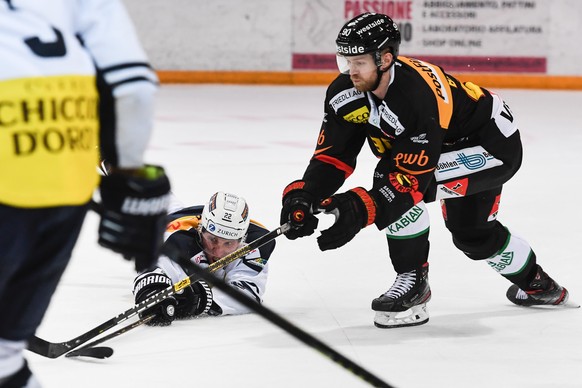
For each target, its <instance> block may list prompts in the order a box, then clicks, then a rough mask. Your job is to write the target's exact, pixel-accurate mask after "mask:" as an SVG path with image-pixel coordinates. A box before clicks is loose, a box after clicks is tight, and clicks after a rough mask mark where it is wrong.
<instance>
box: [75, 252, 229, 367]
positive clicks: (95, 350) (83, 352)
mask: <svg viewBox="0 0 582 388" xmlns="http://www.w3.org/2000/svg"><path fill="white" fill-rule="evenodd" d="M228 264H230V261H228V262H226V261H223V259H219V260H217V261H215V262H214V263H212V266H209V268H212V269H211V272H216V271H218V270H219V269H221V268H224V267H226V266H227V265H228ZM155 315H156V314H152V315H148V316H146V317H143V318H140V319H139V320H137V321H135V322H134V323H131V324H129V325H126V326H124V327H122V328H121V329H118V330H116V331H114V332H113V333H111V334H108V335H106V336H104V337H101V338H98V339H96V340H95V341H93V342H90V343H88V344H86V345H84V346H81V347H80V348H77V349H75V350H72V351H70V352H68V353H67V354H65V357H69V358H70V357H93V358H109V357H111V356H112V355H113V349H111V348H108V347H95V346H96V345H99V344H101V343H103V342H105V341H109V340H110V339H112V338H115V337H118V336H120V335H121V334H124V333H127V332H128V331H130V330H133V329H135V328H136V327H139V326H141V325H143V324H144V323H148V322H149V321H151V320H152V319H153V318H154V317H155ZM104 349H109V350H110V351H107V352H106V351H105V350H104Z"/></svg>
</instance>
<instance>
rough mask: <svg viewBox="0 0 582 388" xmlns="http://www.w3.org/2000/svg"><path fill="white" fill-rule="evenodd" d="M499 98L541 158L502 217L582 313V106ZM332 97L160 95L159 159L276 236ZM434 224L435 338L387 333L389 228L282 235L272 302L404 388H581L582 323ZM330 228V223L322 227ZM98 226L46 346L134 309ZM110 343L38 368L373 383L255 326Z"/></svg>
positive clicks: (171, 382)
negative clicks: (540, 302)
mask: <svg viewBox="0 0 582 388" xmlns="http://www.w3.org/2000/svg"><path fill="white" fill-rule="evenodd" d="M498 92H499V94H501V95H502V97H504V98H505V100H506V101H507V102H508V103H509V105H510V106H511V107H512V109H513V112H514V114H515V115H516V118H517V120H518V122H519V123H520V129H521V134H522V138H523V141H524V145H525V156H524V164H523V167H522V168H521V170H520V172H519V173H518V174H517V175H516V176H515V178H514V179H513V180H511V181H510V182H509V183H508V184H507V185H506V187H505V190H504V194H503V196H502V204H501V208H500V216H499V219H500V221H502V222H503V223H505V224H506V225H508V226H509V227H510V228H511V229H512V230H513V231H515V232H517V233H518V234H520V235H522V236H524V237H526V239H527V240H528V241H529V242H530V243H531V244H532V246H533V247H534V249H535V250H536V253H537V256H538V259H539V262H540V263H541V264H542V266H543V267H544V268H545V269H546V270H547V272H548V273H549V274H550V275H551V276H552V277H554V278H555V279H556V280H557V281H558V282H560V283H561V284H563V285H564V286H566V287H567V288H568V289H569V290H570V292H571V298H572V299H574V300H577V301H578V302H582V282H581V281H580V279H581V278H582V253H581V251H582V250H581V248H580V244H579V243H580V238H581V233H580V232H581V231H582V228H581V227H580V220H581V219H582V207H581V206H580V197H579V196H580V192H581V189H582V183H581V174H580V171H581V170H582V162H581V156H580V147H581V145H582V114H581V113H580V111H579V109H580V107H581V106H582V92H566V91H531V90H528V91H518V90H499V91H498ZM324 93H325V88H324V87H280V86H276V87H275V86H273V87H269V86H216V85H194V86H179V85H173V86H169V85H165V86H162V88H161V91H160V95H159V100H158V105H157V111H156V131H155V135H154V138H153V139H152V143H151V146H150V148H149V150H148V155H147V159H148V162H151V163H159V164H162V165H164V166H165V167H166V169H167V170H168V173H169V175H170V176H171V179H172V183H173V188H174V192H175V193H176V195H178V197H179V198H181V199H182V201H184V202H185V203H186V204H189V205H190V204H192V205H193V204H203V203H204V201H206V199H207V198H209V197H210V195H211V194H212V193H213V192H215V191H218V190H224V191H231V192H234V193H236V194H239V195H241V196H243V197H245V198H246V199H247V201H248V202H249V204H250V208H251V216H252V218H254V219H256V220H259V221H260V222H262V223H263V224H265V225H267V227H269V228H270V229H272V228H274V227H276V226H277V224H278V221H279V210H280V200H281V191H282V189H283V187H284V186H285V185H286V184H287V183H288V182H290V181H292V180H294V179H297V178H300V177H301V175H302V173H303V170H304V168H305V166H306V164H307V161H308V160H309V158H310V156H311V153H312V152H313V149H314V146H315V142H316V140H317V135H318V131H319V126H320V122H321V118H322V111H323V97H324ZM365 147H366V146H365ZM358 163H359V165H358V168H357V169H356V172H355V173H354V175H353V176H352V177H351V178H350V179H349V180H348V181H347V183H346V185H345V186H344V187H343V189H349V188H352V187H355V186H364V187H370V185H371V179H372V171H373V168H374V165H375V158H374V157H373V156H372V154H371V152H370V151H369V150H368V149H367V148H364V150H363V152H362V154H361V156H360V158H359V161H358ZM429 210H430V213H431V217H432V221H433V225H432V228H431V254H430V264H431V269H430V284H431V287H432V291H433V298H432V301H431V302H430V303H429V307H428V308H429V313H430V316H431V318H430V321H429V323H428V324H426V325H423V326H419V327H412V328H402V329H391V330H381V329H377V328H375V327H374V325H373V323H372V318H373V312H372V311H371V309H370V303H371V300H372V299H373V298H374V297H376V296H378V295H379V294H381V293H382V292H384V291H385V290H386V289H387V288H388V287H389V286H390V285H391V284H392V281H393V280H394V272H393V270H392V267H391V265H390V261H389V259H388V257H387V248H386V242H385V237H384V236H383V234H382V233H381V232H379V231H378V230H377V229H376V228H375V227H369V228H367V229H365V230H363V231H362V232H361V233H360V234H359V235H358V236H357V237H356V238H355V239H354V240H353V241H352V242H350V243H349V244H348V245H346V246H345V247H343V248H341V249H337V250H334V251H330V252H325V253H322V252H320V251H319V250H318V249H317V244H316V241H315V236H316V235H314V236H311V237H308V238H304V239H300V240H296V241H290V240H287V239H285V238H284V237H281V238H279V239H278V240H277V248H276V250H275V252H274V254H273V256H272V258H271V260H270V276H269V284H268V289H267V294H266V298H265V305H266V306H268V307H270V308H271V309H273V310H274V311H275V312H277V313H279V314H281V315H282V316H283V317H285V318H286V319H288V320H289V321H291V322H292V323H294V324H295V325H297V326H298V327H300V328H302V329H303V330H305V331H307V332H309V333H310V334H312V335H314V336H316V337H317V338H319V339H320V340H322V341H324V342H325V343H327V344H328V345H330V346H331V347H333V348H334V349H335V350H337V351H339V352H340V353H342V354H343V355H345V356H346V357H348V358H350V359H351V360H353V361H355V362H357V363H359V364H360V365H362V366H364V367H366V368H368V369H369V370H370V371H372V372H373V373H375V374H377V375H378V376H379V377H381V378H382V379H384V380H385V381H386V382H388V383H389V384H391V385H393V386H395V387H398V388H424V387H443V388H444V387H446V388H456V387H458V388H466V387H473V388H491V387H496V388H505V387H507V388H532V387H540V388H541V387H544V388H545V387H561V388H574V387H576V388H580V387H582V373H581V372H580V370H578V369H577V368H579V367H580V366H582V309H559V310H556V309H554V310H548V309H542V308H537V309H534V308H519V307H516V306H513V305H512V304H511V303H510V302H509V301H508V300H507V299H506V298H505V291H506V289H507V287H508V286H509V283H508V282H507V281H506V280H505V279H503V278H502V277H501V276H499V275H497V274H496V273H494V272H493V271H492V270H491V269H489V268H488V266H487V264H486V263H484V262H472V261H471V260H469V259H467V258H465V256H464V255H463V254H462V253H460V252H459V251H458V250H456V248H455V247H454V246H453V244H452V242H451V239H450V236H449V235H448V233H447V231H446V229H445V228H444V224H443V221H442V218H441V216H440V209H439V208H438V206H437V205H436V204H430V205H429ZM329 223H330V220H329V219H323V221H322V226H325V225H329ZM96 227H97V217H96V216H94V215H90V216H89V217H88V219H87V221H86V223H85V226H84V229H83V232H82V234H81V238H80V241H79V243H78V245H77V247H76V249H75V251H74V255H73V259H72V262H71V264H70V266H69V268H68V270H67V272H66V273H65V275H64V277H63V279H62V282H61V284H60V286H59V289H58V291H57V293H56V294H55V296H54V297H53V301H52V304H51V307H50V309H49V311H48V313H47V315H46V317H45V319H44V322H43V324H42V326H41V327H40V329H39V331H38V333H37V334H38V335H39V336H40V337H42V338H45V339H47V340H49V341H54V342H60V341H65V340H68V339H71V338H73V337H75V336H77V335H79V334H81V333H83V332H85V331H87V330H89V329H90V328H92V327H94V326H97V325H98V324H100V323H102V322H104V321H106V320H108V319H109V318H111V317H113V316H115V315H117V314H118V313H120V312H122V311H125V310H126V309H128V308H129V307H131V306H132V300H133V299H132V295H131V283H132V280H133V277H134V272H133V271H132V266H131V264H130V263H129V262H126V261H124V260H123V259H121V257H119V256H117V255H115V254H113V253H110V252H108V251H106V250H104V249H102V248H100V247H99V246H98V245H97V243H96V239H97V238H96V237H97V234H96ZM108 344H109V345H110V346H112V347H113V348H114V349H115V354H114V355H113V357H112V358H110V359H107V360H94V359H87V358H85V359H69V358H65V357H61V358H58V359H54V360H52V359H46V358H42V357H39V356H37V355H34V354H31V353H27V358H28V359H29V361H30V364H31V367H32V369H33V371H34V372H35V373H36V375H37V376H38V378H39V379H40V380H41V382H42V383H43V384H44V386H45V387H48V388H60V387H85V388H92V387H99V388H101V387H139V388H146V387H156V388H159V387H162V386H166V387H176V386H185V387H232V386H236V387H253V388H262V387H278V388H286V387H299V386H301V387H365V386H368V385H367V384H366V383H364V382H362V381H361V380H360V379H359V378H357V377H354V376H353V375H352V374H351V373H350V372H348V371H346V370H344V369H343V368H341V367H339V366H338V365H337V364H335V363H333V362H331V361H330V360H329V359H327V358H325V357H323V356H322V355H321V354H319V353H317V352H315V351H313V350H312V349H310V348H308V347H307V346H305V345H304V344H302V343H301V342H299V341H297V340H296V339H294V338H293V337H291V336H289V335H288V334H287V333H285V332H283V331H282V330H280V329H279V328H278V327H276V326H273V325H272V324H270V323H269V322H267V321H265V320H264V319H262V318H261V317H260V316H257V315H246V316H237V317H218V318H202V319H194V320H189V321H180V322H175V323H174V324H173V325H172V326H171V327H165V328H150V327H140V328H138V329H136V330H134V331H132V332H130V333H127V334H125V335H123V336H120V337H118V338H116V339H114V340H112V341H110V342H109V343H108ZM104 345H105V344H104Z"/></svg>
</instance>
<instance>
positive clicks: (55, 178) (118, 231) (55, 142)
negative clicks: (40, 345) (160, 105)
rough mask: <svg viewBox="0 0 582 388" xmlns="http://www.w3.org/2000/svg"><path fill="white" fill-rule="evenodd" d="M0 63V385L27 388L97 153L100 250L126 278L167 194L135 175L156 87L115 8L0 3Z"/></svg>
mask: <svg viewBox="0 0 582 388" xmlns="http://www.w3.org/2000/svg"><path fill="white" fill-rule="evenodd" d="M0 58H2V60H1V61H0V182H1V184H0V311H2V313H1V318H0V386H1V387H25V386H26V387H34V386H38V381H37V380H36V379H35V377H34V375H32V373H31V371H30V369H29V368H28V366H27V363H26V361H25V359H24V357H23V350H24V349H25V347H26V341H27V339H29V338H31V337H32V336H33V335H34V334H35V331H36V329H37V327H38V326H39V324H40V322H41V320H42V318H43V316H44V314H45V312H46V310H47V307H48V305H49V302H50V299H51V297H52V295H53V293H54V291H55V289H56V287H57V284H58V282H59V279H60V278H61V275H62V274H63V271H64V270H65V267H66V266H67V264H68V262H69V259H70V256H71V252H72V249H73V247H74V245H75V243H76V241H77V237H78V235H79V231H80V230H81V225H82V223H83V220H84V218H85V214H86V212H87V209H88V203H89V201H90V199H91V197H92V194H93V191H94V190H95V188H96V186H97V185H98V184H99V176H98V174H97V171H96V168H95V166H96V165H97V163H98V161H99V153H101V155H103V156H104V157H106V158H107V159H108V161H109V162H110V164H111V173H110V174H109V176H107V177H104V178H103V179H102V180H101V186H100V192H101V202H102V203H101V205H100V206H101V207H102V209H101V213H102V216H101V220H100V225H99V243H100V244H101V245H102V246H104V247H107V248H110V249H112V250H114V251H116V252H119V253H121V254H123V255H124V257H125V258H127V259H133V260H135V266H136V270H139V271H142V270H144V269H146V268H148V267H149V266H150V265H151V264H152V263H153V262H154V261H155V259H156V258H157V256H158V254H159V248H160V247H161V244H162V243H163V232H164V228H165V216H166V214H167V204H168V202H169V191H170V183H169V181H168V179H167V177H166V175H165V173H164V170H163V169H162V168H161V167H157V166H146V165H144V161H143V153H144V149H145V147H146V145H147V143H148V141H149V138H150V133H151V129H152V128H151V127H152V112H153V98H154V94H155V92H156V89H157V78H156V75H155V73H154V72H153V71H152V69H151V68H150V67H149V65H148V62H147V58H146V56H145V54H144V52H143V50H142V48H141V46H140V44H139V42H138V40H137V37H136V35H135V32H134V30H133V26H132V24H131V21H130V19H129V18H128V15H127V14H126V12H125V9H124V8H123V6H122V4H121V3H120V2H119V1H118V0H91V1H81V0H55V1H37V0H14V1H5V0H2V1H0ZM100 119H101V120H100ZM99 147H100V149H99Z"/></svg>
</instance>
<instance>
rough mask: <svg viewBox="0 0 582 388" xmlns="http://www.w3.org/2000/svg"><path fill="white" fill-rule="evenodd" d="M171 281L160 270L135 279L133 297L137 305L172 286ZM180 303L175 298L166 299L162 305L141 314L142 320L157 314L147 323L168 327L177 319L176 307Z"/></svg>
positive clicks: (159, 304)
mask: <svg viewBox="0 0 582 388" xmlns="http://www.w3.org/2000/svg"><path fill="white" fill-rule="evenodd" d="M172 284H173V283H172V279H170V278H169V277H168V276H167V275H166V274H165V273H164V272H163V271H162V270H161V269H160V268H156V269H155V270H154V271H153V272H146V273H143V274H141V275H139V276H138V277H136V278H135V280H134V282H133V295H134V296H135V304H138V303H141V302H143V301H144V300H146V299H147V298H149V297H150V296H152V295H155V294H157V293H158V292H160V291H163V290H165V289H166V288H168V287H169V286H171V285H172ZM177 304H178V302H177V300H176V298H174V297H173V296H171V297H169V298H167V299H164V300H163V301H161V302H160V303H158V304H156V305H154V306H152V307H150V308H149V309H147V310H145V311H144V312H142V313H140V314H139V317H140V318H143V317H145V316H148V315H151V314H155V317H154V318H153V319H152V320H151V321H149V322H148V323H147V325H150V326H168V325H170V324H171V323H172V321H173V320H174V319H175V318H176V306H177Z"/></svg>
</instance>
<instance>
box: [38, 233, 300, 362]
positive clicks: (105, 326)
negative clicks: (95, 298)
mask: <svg viewBox="0 0 582 388" xmlns="http://www.w3.org/2000/svg"><path fill="white" fill-rule="evenodd" d="M289 229H290V225H289V224H288V223H285V224H283V225H281V226H279V227H278V228H276V229H274V230H272V231H270V232H269V233H267V234H266V235H264V236H261V237H259V238H258V239H256V240H255V241H252V242H250V243H249V244H247V245H245V246H243V247H241V248H239V249H237V250H236V251H234V252H232V253H230V254H228V255H226V256H224V257H223V258H222V259H220V260H218V261H216V262H214V263H212V264H211V265H210V266H209V267H208V271H210V272H213V271H216V270H217V269H219V268H222V267H224V266H226V265H228V264H230V263H232V262H233V261H235V260H236V259H239V258H241V257H243V256H245V255H247V254H248V253H250V252H251V251H253V250H255V249H257V248H259V247H261V246H263V245H264V244H266V243H268V242H269V241H271V240H273V239H275V238H277V237H278V236H280V235H282V234H283V233H285V232H287V231H288V230H289ZM196 279H197V275H196V274H195V273H194V274H193V275H191V276H189V277H187V278H184V279H182V280H181V281H179V282H178V283H176V284H174V285H173V286H170V287H168V288H166V289H165V290H163V291H160V292H158V293H157V294H155V295H152V296H151V297H149V298H147V299H146V300H144V301H143V302H141V303H138V304H136V305H135V306H133V307H132V308H130V309H128V310H126V311H124V312H123V313H121V314H119V315H117V316H115V317H113V318H111V319H109V320H108V321H105V322H103V323H102V324H100V325H98V326H96V327H94V328H93V329H91V330H89V331H87V332H85V333H83V334H81V335H79V336H78V337H75V338H73V339H71V340H69V341H65V342H49V341H46V340H44V339H42V338H39V337H37V336H33V337H32V338H31V339H30V340H29V341H28V350H30V351H31V352H34V353H36V354H39V355H41V356H43V357H48V358H57V357H60V356H62V355H63V354H65V353H67V352H69V351H71V350H73V349H76V348H78V347H80V346H81V345H83V344H84V343H86V342H88V341H90V340H92V339H93V338H95V337H97V336H99V335H100V334H102V333H104V332H105V331H107V330H109V329H111V328H113V327H115V326H117V325H118V324H120V323H122V322H124V321H126V320H127V319H129V318H131V317H133V316H135V315H137V314H139V313H143V312H144V311H146V310H148V309H149V308H151V307H152V306H154V305H156V304H158V303H160V302H161V301H163V300H165V299H166V298H169V297H171V296H172V295H174V294H175V293H177V292H179V291H180V290H182V289H184V288H185V287H187V286H189V285H190V284H191V283H192V282H193V281H195V280H196ZM145 318H147V317H144V320H145ZM138 326H139V325H138ZM128 330H129V329H128ZM125 331H127V330H125ZM92 349H101V350H97V351H95V353H96V355H93V356H94V357H98V358H104V357H109V356H110V355H111V354H112V349H111V348H106V347H105V348H92ZM110 353H111V354H110ZM107 354H109V355H107Z"/></svg>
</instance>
